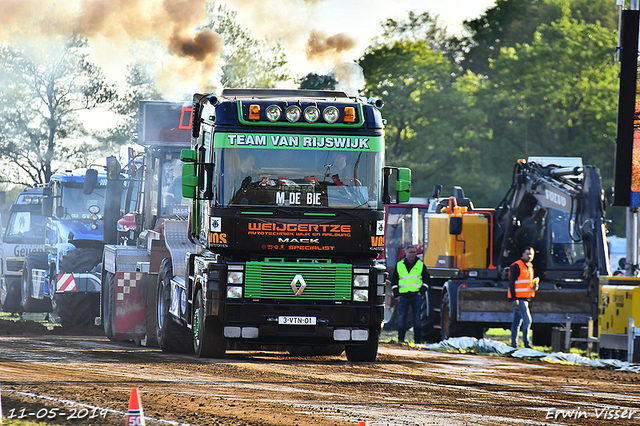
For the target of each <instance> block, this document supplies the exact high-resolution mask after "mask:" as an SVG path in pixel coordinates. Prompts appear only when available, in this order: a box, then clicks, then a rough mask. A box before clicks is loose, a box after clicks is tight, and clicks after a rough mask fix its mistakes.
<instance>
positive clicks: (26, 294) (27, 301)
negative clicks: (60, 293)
mask: <svg viewBox="0 0 640 426" xmlns="http://www.w3.org/2000/svg"><path fill="white" fill-rule="evenodd" d="M34 268H36V269H48V265H47V253H45V252H32V253H29V254H28V255H27V257H26V258H25V259H24V264H23V266H22V286H21V287H22V288H21V290H22V295H21V304H22V308H23V309H24V311H25V312H51V299H49V298H46V297H45V298H42V299H35V298H33V297H32V294H31V290H32V279H33V277H32V274H31V270H32V269H34Z"/></svg>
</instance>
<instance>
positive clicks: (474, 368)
mask: <svg viewBox="0 0 640 426" xmlns="http://www.w3.org/2000/svg"><path fill="white" fill-rule="evenodd" d="M14 327H15V326H14ZM3 330H4V332H3ZM32 331H34V330H30V332H32ZM7 334H10V335H7ZM19 334H21V333H18V332H14V333H7V332H6V330H5V329H4V328H3V327H1V326H0V380H1V385H2V394H1V395H2V408H3V413H4V416H5V417H10V416H12V417H14V418H17V417H19V416H20V414H21V413H22V414H23V417H25V418H26V419H29V420H32V421H35V420H36V415H37V414H39V415H41V416H43V415H47V416H49V419H48V420H47V422H48V423H49V424H67V425H124V424H125V417H126V412H127V407H128V403H129V397H130V393H131V389H132V388H138V389H139V390H140V394H141V399H142V404H143V409H144V414H145V416H146V417H147V419H146V424H147V425H162V424H165V425H166V424H172V425H179V424H184V425H225V426H227V425H228V426H240V425H287V426H291V425H319V426H329V425H358V422H359V421H366V422H367V424H368V425H369V426H373V425H515V424H524V425H545V424H569V425H607V424H611V425H627V424H629V425H636V424H640V375H639V374H636V373H629V372H616V371H606V370H594V369H592V368H589V367H577V366H565V365H552V364H547V363H542V362H539V361H520V360H516V359H512V358H505V357H488V356H478V355H459V354H443V353H439V352H431V351H419V350H410V349H407V348H406V347H403V346H398V345H389V344H387V345H384V344H383V345H381V348H380V355H379V356H378V360H377V362H375V363H363V364H354V363H350V362H348V361H347V360H346V358H345V356H344V355H341V356H336V357H313V358H304V357H293V356H289V355H287V354H283V353H278V352H268V351H230V352H229V353H228V355H227V357H226V358H225V359H223V360H202V359H197V358H195V357H193V356H186V355H172V354H165V353H163V352H161V351H160V350H158V349H150V348H142V347H138V346H135V345H133V344H130V343H116V342H110V341H109V340H108V339H106V338H104V337H100V336H72V335H71V336H70V335H51V334H49V335H31V336H29V335H19ZM22 334H24V333H22ZM56 409H57V410H56ZM570 410H573V411H570ZM624 410H627V411H626V412H625V411H624ZM633 410H635V412H634V413H631V411H633ZM29 413H33V414H32V415H29ZM63 413H64V414H63ZM598 414H600V417H598ZM74 415H75V416H74ZM616 416H618V418H615V417H616ZM622 416H624V417H625V418H623V417H622ZM74 417H80V418H74ZM91 417H93V418H91ZM628 417H632V418H631V419H629V418H628ZM42 421H44V419H43V420H42Z"/></svg>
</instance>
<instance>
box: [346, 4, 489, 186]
mask: <svg viewBox="0 0 640 426" xmlns="http://www.w3.org/2000/svg"><path fill="white" fill-rule="evenodd" d="M423 25H426V26H427V28H426V29H425V30H420V29H419V28H418V27H420V26H423ZM434 25H435V23H434V19H433V18H431V17H430V16H429V15H428V14H423V15H420V16H419V17H417V16H415V15H410V17H409V20H408V22H405V23H401V22H390V21H387V23H386V28H387V32H386V33H385V35H384V36H383V40H384V42H378V43H374V44H373V45H372V46H371V47H370V48H369V49H368V50H367V51H366V52H365V54H364V56H363V57H362V58H361V59H360V61H359V64H360V66H361V67H362V68H363V72H364V75H365V79H366V81H367V84H366V88H365V93H366V95H367V96H374V97H381V98H382V99H383V100H384V102H385V107H384V110H383V115H384V117H385V119H386V120H387V126H386V149H387V162H388V163H389V164H396V165H403V166H409V167H411V168H412V170H413V176H414V184H413V187H414V191H415V193H417V194H426V193H431V189H432V188H433V185H434V184H437V183H451V184H453V178H454V176H455V175H456V172H457V171H458V169H459V168H460V167H463V164H465V163H466V162H467V158H468V157H469V156H472V155H473V150H474V149H475V148H473V147H471V145H472V144H466V143H465V141H467V140H468V139H469V138H473V137H474V136H475V133H476V132H477V131H478V128H477V127H476V125H475V123H474V122H471V121H469V115H468V114H469V112H470V111H469V109H470V106H471V105H472V104H473V102H474V99H473V97H471V96H469V94H470V93H473V91H474V90H475V88H476V87H477V85H478V83H479V80H478V79H477V77H476V76H474V75H473V74H470V73H469V74H465V75H463V76H461V77H457V73H458V68H457V67H456V66H455V64H454V63H452V61H450V60H449V59H448V58H447V57H446V56H445V54H444V53H441V52H436V51H434V50H433V49H432V48H431V47H430V46H434V47H438V48H440V47H441V44H440V39H439V38H438V35H439V34H441V32H440V31H439V30H437V29H436V28H435V27H434ZM417 34H423V35H426V36H427V37H428V40H427V41H422V40H415V38H416V35H417ZM439 46H440V47H439ZM471 114H472V115H475V112H471ZM480 115H482V114H480ZM478 121H479V122H482V121H483V119H482V118H480V117H478ZM445 181H446V182H445Z"/></svg>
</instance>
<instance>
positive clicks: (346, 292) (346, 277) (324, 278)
mask: <svg viewBox="0 0 640 426" xmlns="http://www.w3.org/2000/svg"><path fill="white" fill-rule="evenodd" d="M296 277H297V278H298V279H297V282H295V288H296V290H294V288H293V286H292V282H294V281H296ZM303 282H304V284H305V287H304V290H302V291H300V288H301V286H302V285H303V284H302V283H303ZM296 292H297V293H298V294H297V295H296ZM245 297H247V298H253V299H280V300H281V299H286V300H327V301H329V300H351V265H346V264H331V263H306V262H247V264H246V270H245Z"/></svg>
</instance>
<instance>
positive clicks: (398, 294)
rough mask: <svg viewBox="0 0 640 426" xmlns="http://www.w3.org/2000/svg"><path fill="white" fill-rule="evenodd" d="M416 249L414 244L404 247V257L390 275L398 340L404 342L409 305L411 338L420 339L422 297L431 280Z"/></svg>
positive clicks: (418, 341)
mask: <svg viewBox="0 0 640 426" xmlns="http://www.w3.org/2000/svg"><path fill="white" fill-rule="evenodd" d="M417 253H418V251H417V250H416V248H415V247H414V246H407V247H406V248H405V254H406V256H405V258H404V259H402V260H401V261H399V262H398V264H397V265H396V269H395V271H393V274H392V275H391V290H392V291H393V296H394V297H395V298H396V301H397V302H398V303H397V304H396V306H397V309H398V341H399V342H404V336H405V334H406V332H407V315H408V314H409V307H411V310H412V311H413V336H414V337H413V339H414V341H415V342H416V343H420V342H421V341H422V327H421V325H420V308H421V306H422V299H423V296H424V295H425V293H426V292H427V290H428V289H429V286H428V285H427V283H428V282H429V281H430V280H431V277H430V276H429V272H427V267H426V266H424V263H422V261H421V260H420V259H418V257H417Z"/></svg>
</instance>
